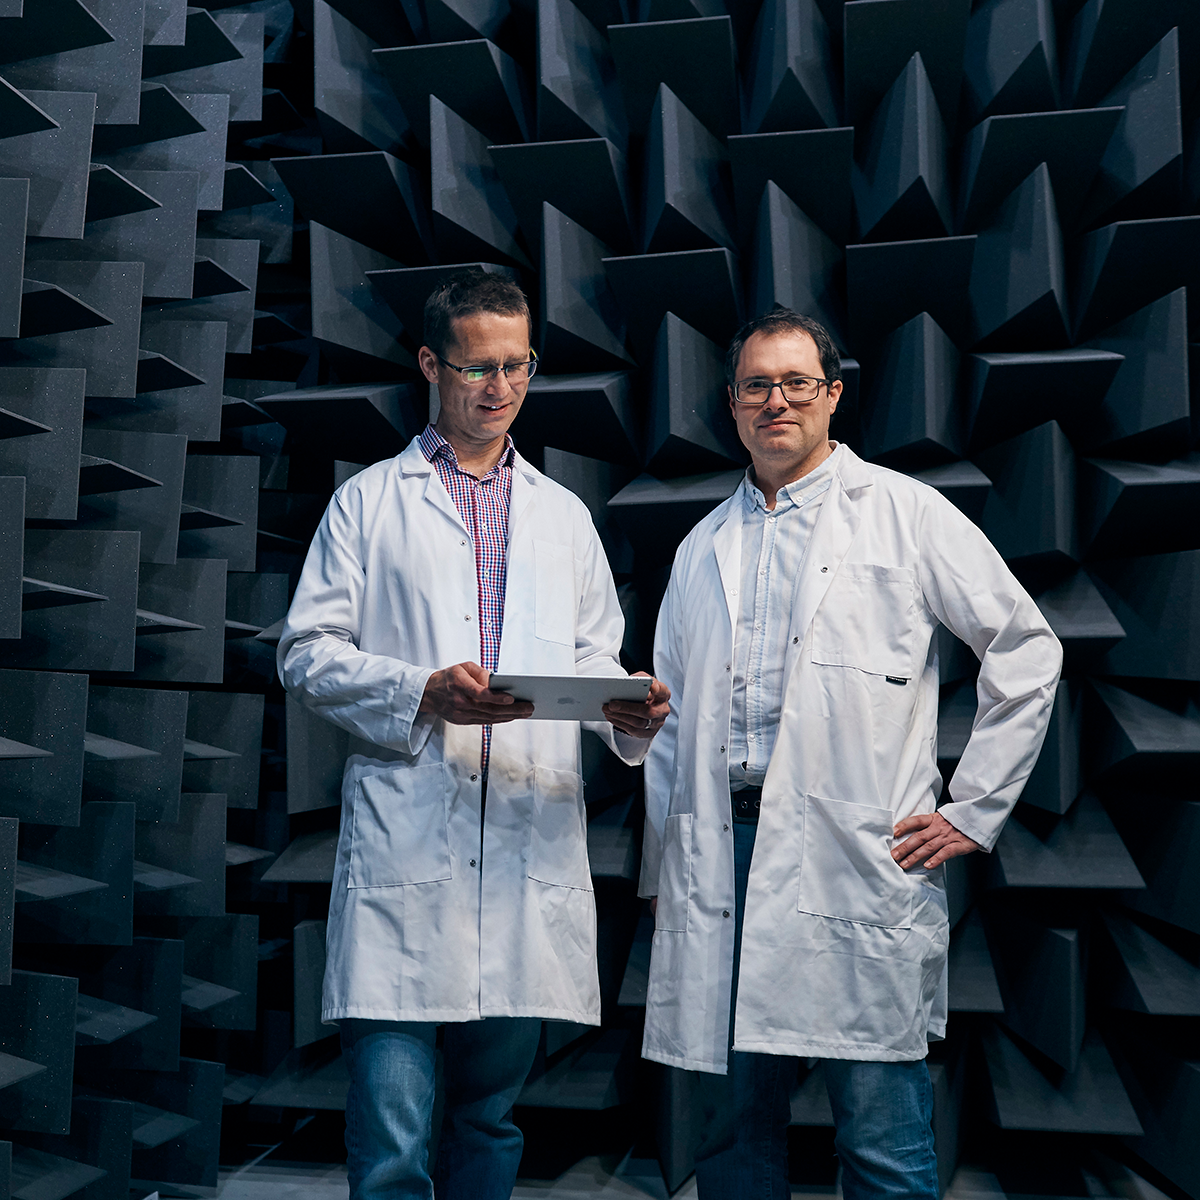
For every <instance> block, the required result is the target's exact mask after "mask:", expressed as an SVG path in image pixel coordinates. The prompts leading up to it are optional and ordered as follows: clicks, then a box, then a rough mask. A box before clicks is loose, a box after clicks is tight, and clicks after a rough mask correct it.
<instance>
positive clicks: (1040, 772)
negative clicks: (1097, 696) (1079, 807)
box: [1021, 679, 1083, 816]
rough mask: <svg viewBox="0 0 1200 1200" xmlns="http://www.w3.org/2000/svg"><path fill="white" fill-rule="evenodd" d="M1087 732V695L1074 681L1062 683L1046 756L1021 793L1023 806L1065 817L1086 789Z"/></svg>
mask: <svg viewBox="0 0 1200 1200" xmlns="http://www.w3.org/2000/svg"><path fill="white" fill-rule="evenodd" d="M1082 732H1083V693H1082V689H1081V688H1080V686H1079V684H1078V683H1077V682H1076V681H1075V680H1072V679H1065V680H1062V681H1061V682H1060V683H1059V686H1058V690H1057V692H1055V694H1054V708H1053V710H1052V711H1051V713H1050V724H1049V727H1048V728H1047V730H1046V740H1045V741H1044V742H1043V743H1042V752H1041V754H1040V755H1039V756H1038V760H1037V762H1036V763H1035V764H1034V767H1033V771H1032V772H1031V773H1030V776H1029V779H1028V781H1027V782H1026V784H1025V788H1024V790H1023V791H1022V792H1021V802H1022V803H1023V804H1032V805H1033V806H1034V807H1035V808H1041V809H1045V810H1046V811H1047V812H1051V813H1055V814H1058V815H1060V816H1061V815H1062V814H1063V813H1065V812H1067V811H1068V810H1069V809H1070V807H1071V805H1072V804H1074V803H1075V800H1076V798H1077V797H1078V796H1079V792H1080V788H1081V787H1082V775H1081V771H1080V761H1079V753H1080V751H1079V748H1080V739H1081V735H1082Z"/></svg>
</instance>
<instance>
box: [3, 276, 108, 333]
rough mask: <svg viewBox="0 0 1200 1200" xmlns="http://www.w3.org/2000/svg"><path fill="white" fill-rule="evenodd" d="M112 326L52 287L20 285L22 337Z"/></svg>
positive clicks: (37, 283)
mask: <svg viewBox="0 0 1200 1200" xmlns="http://www.w3.org/2000/svg"><path fill="white" fill-rule="evenodd" d="M111 324H112V322H111V321H110V320H109V319H108V318H107V317H106V316H105V315H104V314H103V313H100V312H97V311H96V310H95V309H94V308H92V307H91V305H89V304H84V303H83V301H82V300H78V299H76V298H75V297H74V296H72V295H71V294H70V292H65V291H63V289H62V288H60V287H56V286H55V285H54V284H52V283H42V282H41V281H40V280H37V279H28V278H27V279H26V280H25V282H24V283H23V284H22V285H21V336H22V337H23V338H32V337H43V336H45V335H46V334H52V333H69V332H71V331H73V330H76V329H98V328H102V327H104V326H108V325H111Z"/></svg>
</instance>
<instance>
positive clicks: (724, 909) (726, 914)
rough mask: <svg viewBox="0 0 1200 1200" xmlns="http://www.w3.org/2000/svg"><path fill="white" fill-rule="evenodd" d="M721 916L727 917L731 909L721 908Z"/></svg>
mask: <svg viewBox="0 0 1200 1200" xmlns="http://www.w3.org/2000/svg"><path fill="white" fill-rule="evenodd" d="M721 916H723V917H727V916H729V909H727V908H723V909H722V910H721Z"/></svg>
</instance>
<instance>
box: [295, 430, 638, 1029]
mask: <svg viewBox="0 0 1200 1200" xmlns="http://www.w3.org/2000/svg"><path fill="white" fill-rule="evenodd" d="M478 613H479V610H478V599H477V585H476V576H475V557H474V550H473V548H472V546H471V542H470V538H469V536H468V533H467V530H466V527H465V526H464V524H463V522H462V520H461V518H460V517H459V514H458V510H457V509H456V508H455V506H454V502H453V500H452V499H451V498H450V495H449V493H448V492H447V491H446V489H445V487H444V486H443V484H442V482H441V480H440V478H439V477H438V474H437V471H436V469H435V468H434V467H433V465H432V464H431V463H429V462H428V461H427V460H426V458H425V456H424V455H423V454H422V453H421V450H420V447H419V446H418V445H417V443H416V442H415V441H414V442H412V443H410V445H409V446H408V448H407V449H405V450H404V451H403V453H401V454H400V455H399V456H398V457H397V458H393V459H390V460H388V461H386V462H381V463H377V464H376V465H375V466H373V467H369V468H368V469H367V470H365V471H363V472H362V473H361V474H359V475H356V476H355V477H354V478H352V479H350V480H348V481H347V482H346V483H345V484H343V485H342V486H341V487H340V488H339V489H338V490H337V492H336V493H335V494H334V497H333V499H332V500H331V502H330V504H329V507H328V509H327V510H326V513H325V516H324V518H323V520H322V522H321V525H320V528H319V529H318V530H317V534H316V536H315V538H314V539H313V543H312V547H311V548H310V550H309V553H308V558H307V560H306V562H305V564H304V570H303V573H302V574H301V577H300V583H299V586H298V587H297V589H296V595H295V598H294V600H293V601H292V606H291V609H290V611H289V613H288V617H287V622H286V625H285V627H284V631H283V636H282V638H281V640H280V643H279V671H280V677H281V678H282V679H283V682H284V685H285V686H286V687H287V689H288V691H289V692H291V694H292V695H293V696H295V697H296V698H297V699H298V700H300V701H301V702H302V703H304V704H306V705H307V706H308V707H310V708H311V709H313V711H315V712H317V713H319V714H320V715H321V716H323V717H326V718H327V719H329V720H330V721H333V722H334V723H335V724H337V725H340V726H342V727H343V728H345V729H348V730H349V731H350V732H351V733H352V734H353V735H354V740H353V741H352V745H351V751H352V752H351V754H350V757H349V759H348V760H347V763H346V770H345V776H344V779H343V784H342V819H341V832H340V835H339V838H338V847H337V862H336V866H335V868H334V878H333V892H332V896H331V899H330V905H329V924H328V943H327V965H326V970H325V989H324V998H323V1003H322V1018H323V1019H324V1020H325V1021H327V1022H329V1021H337V1020H338V1019H340V1018H344V1017H357V1018H366V1019H373V1020H397V1021H468V1020H474V1019H479V1018H482V1017H489V1016H519V1017H543V1018H550V1019H556V1020H568V1021H576V1022H581V1023H584V1024H599V1021H600V994H599V984H598V978H597V973H596V913H595V902H594V897H593V895H592V884H591V876H590V872H589V868H588V858H587V839H586V815H585V811H584V805H583V781H582V778H581V776H580V758H579V749H580V726H579V724H578V722H571V721H537V720H528V721H515V722H512V723H511V724H502V725H496V726H494V727H493V728H494V733H493V738H492V750H491V761H490V767H489V776H488V789H487V803H486V816H484V814H482V813H481V793H482V786H483V785H482V781H481V779H480V775H479V767H480V747H481V739H482V727H481V726H479V725H453V724H449V723H447V722H445V721H443V720H441V719H434V718H433V717H431V716H429V715H424V714H423V715H420V716H418V714H417V706H418V705H419V703H420V700H421V696H422V693H423V691H424V688H425V683H426V681H427V679H428V678H429V675H430V674H431V673H432V671H433V670H434V669H437V668H441V667H447V666H451V665H453V664H454V663H458V662H464V661H467V660H471V661H474V662H478V661H479V629H478V621H479V616H478ZM623 631H624V621H623V618H622V615H621V610H620V607H619V605H618V602H617V597H616V592H615V590H614V588H613V583H612V576H611V574H610V572H609V568H608V563H607V561H606V559H605V557H604V551H603V549H602V547H601V545H600V540H599V538H598V537H597V535H596V532H595V529H594V527H593V525H592V522H591V518H590V516H589V515H588V511H587V509H586V508H585V506H584V505H583V503H582V502H581V501H580V500H579V499H578V498H577V497H575V496H574V495H572V494H571V493H570V492H568V491H567V490H566V489H565V488H562V487H560V486H559V485H558V484H556V483H554V482H553V481H552V480H550V479H547V478H546V477H545V476H544V475H542V474H541V473H540V472H538V471H537V470H535V469H534V468H533V467H532V466H530V464H529V463H527V462H526V461H525V460H524V459H522V458H521V457H520V456H519V455H518V456H517V457H516V462H515V466H514V470H513V482H512V498H511V507H510V514H509V542H508V577H507V590H506V594H505V603H504V628H503V637H502V640H501V651H500V664H499V669H500V670H501V671H506V672H517V673H530V674H554V675H572V674H577V673H578V674H587V675H624V674H625V671H624V670H623V669H622V667H621V665H620V661H619V658H618V655H619V652H620V645H621V638H622V635H623ZM589 728H594V729H595V730H596V732H597V733H599V734H600V735H601V736H602V737H604V738H605V740H606V741H607V742H608V744H609V745H610V747H613V748H614V749H617V750H618V752H620V753H621V754H622V757H623V758H624V759H625V761H627V762H631V763H635V762H638V761H640V760H641V758H642V757H643V756H644V754H645V749H646V743H645V742H642V741H640V740H637V739H632V738H627V737H626V735H624V734H618V733H615V731H614V730H613V728H612V726H611V725H609V724H607V722H601V723H599V724H598V725H595V726H589ZM618 741H619V743H620V745H619V746H618ZM481 823H482V835H481ZM481 840H482V846H481ZM480 863H482V869H480V866H479V864H480Z"/></svg>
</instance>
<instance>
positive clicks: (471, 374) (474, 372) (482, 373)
mask: <svg viewBox="0 0 1200 1200" xmlns="http://www.w3.org/2000/svg"><path fill="white" fill-rule="evenodd" d="M437 358H438V362H440V363H441V364H442V365H443V366H446V367H449V368H450V370H452V371H457V372H458V373H459V374H460V375H461V376H462V378H463V383H466V384H470V385H471V386H472V387H477V386H478V385H479V384H481V383H491V381H492V380H493V379H495V378H496V376H497V375H498V374H499V373H500V372H501V371H503V372H504V378H505V379H507V380H508V381H509V383H524V382H525V381H526V380H527V379H529V378H530V376H532V375H533V373H534V372H535V371H536V370H537V365H538V356H537V353H536V352H535V351H534V350H532V349H531V350H530V351H529V358H528V359H526V361H525V362H518V363H504V364H503V365H500V366H494V367H485V366H482V365H481V366H477V367H460V366H456V365H455V364H454V363H452V362H450V361H449V360H448V359H445V358H443V357H442V356H441V355H440V354H439V355H438V356H437Z"/></svg>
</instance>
